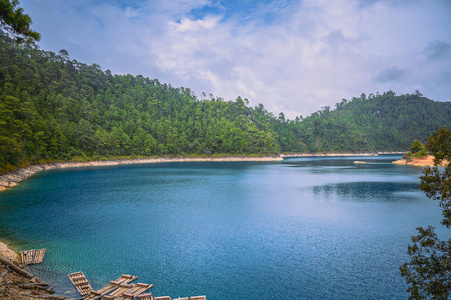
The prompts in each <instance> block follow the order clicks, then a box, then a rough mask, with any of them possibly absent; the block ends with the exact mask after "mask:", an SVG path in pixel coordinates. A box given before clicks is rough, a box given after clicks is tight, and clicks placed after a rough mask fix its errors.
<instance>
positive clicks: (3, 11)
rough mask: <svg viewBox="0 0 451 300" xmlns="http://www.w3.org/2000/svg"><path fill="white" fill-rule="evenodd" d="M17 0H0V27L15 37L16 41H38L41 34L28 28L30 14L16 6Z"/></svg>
mask: <svg viewBox="0 0 451 300" xmlns="http://www.w3.org/2000/svg"><path fill="white" fill-rule="evenodd" d="M18 5H19V1H18V0H0V29H1V30H3V31H5V32H7V33H8V34H9V35H10V36H13V37H15V38H16V40H17V41H18V42H23V41H24V40H25V39H26V41H27V42H34V41H39V39H40V38H41V35H40V34H39V33H37V32H36V31H33V30H31V29H30V26H31V24H32V22H31V18H30V16H28V15H27V14H24V13H23V9H22V8H20V7H17V6H18Z"/></svg>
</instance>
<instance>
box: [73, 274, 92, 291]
mask: <svg viewBox="0 0 451 300" xmlns="http://www.w3.org/2000/svg"><path fill="white" fill-rule="evenodd" d="M67 277H69V280H70V281H71V282H72V284H73V285H74V287H75V288H76V289H77V292H78V293H80V295H82V296H85V295H89V294H90V293H91V292H92V288H91V285H90V284H89V282H88V279H86V276H85V274H83V272H76V273H71V274H69V275H67Z"/></svg>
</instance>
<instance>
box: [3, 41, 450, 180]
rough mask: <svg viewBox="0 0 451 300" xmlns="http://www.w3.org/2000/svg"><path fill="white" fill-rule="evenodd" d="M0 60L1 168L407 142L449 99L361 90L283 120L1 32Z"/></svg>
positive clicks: (429, 127)
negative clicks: (118, 72) (117, 72)
mask: <svg viewBox="0 0 451 300" xmlns="http://www.w3.org/2000/svg"><path fill="white" fill-rule="evenodd" d="M0 61H1V62H2V64H1V65H0V99H1V102H0V172H1V173H4V172H7V171H9V170H13V169H15V168H17V167H19V166H26V165H29V164H36V163H45V162H52V161H70V160H74V159H77V160H90V159H101V158H102V157H118V156H128V157H133V156H151V155H157V156H162V155H194V154H195V155H206V156H208V155H212V154H230V155H234V154H274V153H279V152H281V151H282V152H310V153H311V152H368V151H376V150H379V151H391V150H405V149H408V148H409V146H410V144H411V143H412V140H414V139H418V140H420V141H425V139H426V136H428V135H429V134H431V133H432V132H433V131H434V130H436V129H438V128H439V127H440V126H445V127H451V103H447V102H446V103H443V102H435V101H432V100H429V99H427V98H425V97H422V96H421V95H420V94H419V93H416V94H414V95H401V96H395V95H394V93H393V92H387V93H384V94H382V95H376V96H373V95H371V96H369V97H368V98H366V96H364V95H363V96H362V97H360V98H353V99H352V100H351V101H347V100H343V101H342V102H341V103H338V104H337V105H336V108H335V109H330V108H329V107H325V108H324V109H322V110H321V111H318V112H316V113H314V114H312V115H311V116H309V117H307V118H305V119H302V117H300V118H298V117H297V118H296V119H295V120H286V119H285V117H284V114H283V113H280V114H279V116H274V115H273V114H272V113H271V112H268V111H267V110H266V109H265V107H264V105H263V104H260V105H258V106H256V107H249V106H248V102H247V99H241V98H240V97H238V98H237V99H236V100H235V101H225V100H224V99H222V98H219V97H213V96H210V97H209V98H208V99H205V98H206V97H205V96H204V95H203V96H202V97H201V99H198V98H197V97H196V95H194V93H193V92H192V91H191V90H190V89H189V88H183V87H179V88H175V87H172V86H171V85H168V84H163V83H160V82H159V81H158V80H157V79H149V78H144V77H143V76H140V75H138V76H132V75H113V74H111V72H110V71H109V70H106V71H102V69H101V67H100V66H99V65H96V64H93V65H86V64H84V63H81V62H78V61H76V60H71V59H70V58H69V55H68V53H67V52H66V51H65V50H61V51H60V52H59V53H58V54H56V53H53V52H49V51H43V50H39V49H35V48H33V47H30V46H27V45H25V46H20V45H17V44H16V43H15V42H14V41H12V40H11V39H10V38H9V37H7V36H5V35H1V36H0Z"/></svg>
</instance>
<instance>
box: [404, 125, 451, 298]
mask: <svg viewBox="0 0 451 300" xmlns="http://www.w3.org/2000/svg"><path fill="white" fill-rule="evenodd" d="M427 148H428V150H429V151H430V153H431V154H432V155H434V167H432V168H431V167H426V168H425V169H424V171H423V176H421V177H420V178H421V184H420V186H419V187H420V189H421V190H422V191H423V192H425V193H426V196H427V197H428V198H430V199H433V200H438V201H439V206H440V207H441V208H442V215H443V220H442V222H441V224H442V225H444V226H446V227H447V228H448V229H449V228H451V165H450V164H449V162H450V161H451V130H448V129H446V128H440V129H439V130H437V131H436V132H435V133H434V134H433V135H432V137H430V138H429V139H428V143H427ZM441 164H446V166H445V167H444V168H439V167H438V166H439V165H441ZM417 230H418V233H419V234H418V235H416V236H413V237H412V238H411V239H412V242H413V245H409V247H408V251H407V253H408V254H409V256H410V261H409V262H406V263H404V264H403V265H402V266H401V267H400V271H401V275H402V276H404V277H405V278H406V282H407V284H408V285H409V287H408V289H407V291H408V292H409V293H410V296H409V299H448V297H449V296H450V290H451V239H448V240H444V241H442V240H440V238H439V237H438V236H437V234H436V233H435V231H434V227H431V226H428V227H427V228H426V229H424V228H422V227H419V228H417Z"/></svg>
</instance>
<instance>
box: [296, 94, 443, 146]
mask: <svg viewBox="0 0 451 300" xmlns="http://www.w3.org/2000/svg"><path fill="white" fill-rule="evenodd" d="M300 127H301V135H300V138H301V140H303V141H305V147H304V149H306V150H307V151H314V152H316V151H326V152H327V151H353V150H355V149H358V150H360V151H371V150H372V151H405V150H406V149H409V147H410V145H411V143H412V141H413V140H415V139H418V140H420V141H422V142H426V139H427V136H429V135H430V134H431V133H432V132H434V131H435V130H437V129H438V128H440V127H448V128H450V127H451V102H436V101H432V100H429V99H427V98H425V97H423V96H422V95H421V94H420V93H419V92H415V94H407V95H401V96H396V95H395V93H394V92H392V91H388V92H386V93H383V94H382V95H379V94H377V95H370V96H369V97H368V98H367V97H366V95H365V94H362V96H361V97H359V98H353V99H352V100H351V101H348V100H346V99H343V100H342V101H341V102H340V103H337V104H336V107H335V109H334V110H331V109H330V108H329V107H325V108H323V110H321V111H319V112H316V113H314V114H312V115H311V116H310V117H308V118H306V119H305V120H303V122H302V123H301V124H300Z"/></svg>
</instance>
